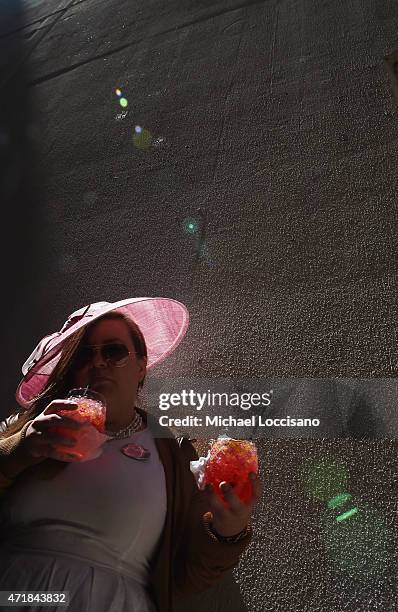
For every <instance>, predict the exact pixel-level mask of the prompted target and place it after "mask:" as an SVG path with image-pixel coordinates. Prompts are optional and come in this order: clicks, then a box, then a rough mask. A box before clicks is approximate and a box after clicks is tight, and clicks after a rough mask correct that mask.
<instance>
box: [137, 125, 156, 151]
mask: <svg viewBox="0 0 398 612" xmlns="http://www.w3.org/2000/svg"><path fill="white" fill-rule="evenodd" d="M137 130H138V131H137ZM133 143H134V146H135V147H137V149H141V150H142V151H147V150H148V149H149V147H150V146H151V143H152V134H151V132H149V130H146V129H144V128H142V127H140V126H138V125H137V126H136V127H135V133H134V134H133Z"/></svg>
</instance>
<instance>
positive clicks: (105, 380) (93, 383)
mask: <svg viewBox="0 0 398 612" xmlns="http://www.w3.org/2000/svg"><path fill="white" fill-rule="evenodd" d="M104 382H113V381H112V380H111V379H110V378H96V379H95V380H92V381H91V383H90V386H91V387H92V386H93V385H101V384H102V383H104Z"/></svg>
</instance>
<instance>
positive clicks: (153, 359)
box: [0, 298, 261, 612]
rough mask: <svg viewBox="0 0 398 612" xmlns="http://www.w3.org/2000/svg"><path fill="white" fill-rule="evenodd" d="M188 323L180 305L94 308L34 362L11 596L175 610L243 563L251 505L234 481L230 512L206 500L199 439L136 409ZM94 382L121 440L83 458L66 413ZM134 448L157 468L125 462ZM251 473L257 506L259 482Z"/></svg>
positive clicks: (5, 452) (16, 474) (17, 446)
mask: <svg viewBox="0 0 398 612" xmlns="http://www.w3.org/2000/svg"><path fill="white" fill-rule="evenodd" d="M187 325H188V314H187V310H186V308H185V307H184V306H183V305H182V304H180V303H179V302H176V301H175V300H169V299H165V298H133V299H129V300H122V301H119V302H114V303H108V302H99V303H96V304H90V305H89V306H87V307H85V308H82V309H80V310H78V311H76V312H75V313H73V314H72V315H71V316H70V317H69V318H68V320H67V321H66V323H65V324H64V326H63V327H62V329H61V330H60V332H56V333H55V334H52V335H50V336H46V337H45V338H43V340H42V341H41V342H40V343H39V345H38V346H37V347H36V349H35V351H34V352H33V353H32V355H31V356H30V357H29V359H28V360H27V362H26V363H25V364H24V366H23V368H22V372H23V374H24V378H23V379H22V381H21V383H20V384H19V386H18V389H17V393H16V397H17V400H18V402H19V403H20V404H21V405H22V406H23V407H24V408H25V413H24V414H18V415H11V417H9V418H8V419H7V420H6V423H5V425H6V426H7V427H6V428H5V431H4V432H3V434H1V437H0V454H1V456H0V490H1V491H2V496H1V499H2V515H3V516H2V527H3V529H2V537H3V542H2V553H1V555H0V590H3V591H4V590H8V591H9V590H11V589H14V590H24V591H29V590H30V591H68V592H69V598H70V599H69V607H68V612H75V611H76V612H77V611H79V612H80V610H93V611H94V610H95V611H96V612H100V611H101V610H104V611H105V610H106V611H107V612H108V611H113V610H114V611H115V612H116V611H117V612H127V611H129V612H131V611H133V612H155V611H156V612H173V610H174V605H175V603H174V602H175V599H176V597H177V596H184V595H187V594H189V593H194V592H200V591H201V590H204V589H206V588H207V587H209V586H211V585H212V584H213V583H214V582H215V581H217V580H218V579H219V578H220V577H221V576H222V575H223V573H224V572H225V571H226V570H228V569H230V568H232V567H233V566H234V565H236V564H237V563H238V560H239V556H240V554H241V553H242V552H243V550H245V548H246V547H247V545H248V544H249V542H250V538H251V533H250V527H249V525H248V523H249V519H250V514H251V512H252V508H253V504H250V505H245V504H241V503H240V501H239V499H238V498H237V497H236V496H235V495H234V492H233V490H232V489H231V487H230V486H229V485H228V484H227V483H223V484H222V485H220V486H221V489H222V491H223V495H224V500H225V502H226V504H225V505H224V504H223V503H222V502H221V501H220V500H219V498H218V497H217V496H216V494H215V492H214V491H212V490H211V488H210V490H207V491H205V492H202V491H199V490H198V488H197V486H196V483H195V481H194V478H193V476H192V474H191V472H190V470H189V462H190V460H193V459H196V458H197V455H196V452H195V450H194V449H193V447H192V445H191V444H190V442H189V440H187V439H186V438H179V439H175V438H174V437H165V435H166V434H165V431H164V428H160V426H159V425H158V423H157V422H156V420H155V418H154V417H151V415H149V414H147V413H146V412H145V411H143V410H142V409H140V408H138V407H137V406H136V404H137V393H139V390H140V389H141V388H142V385H143V383H144V379H145V376H146V371H147V370H148V369H149V368H151V367H153V365H154V364H156V363H159V362H160V361H161V360H163V359H164V358H165V357H166V356H167V355H168V354H170V353H171V352H172V351H173V350H174V349H175V348H176V346H177V345H178V344H179V342H180V341H181V339H182V338H183V336H184V335H185V332H186V329H187ZM83 386H84V387H86V386H89V387H90V388H91V389H93V390H94V391H97V392H99V393H101V394H102V395H103V396H105V398H106V403H107V417H106V431H107V433H108V435H111V436H112V439H111V440H109V441H108V442H106V443H105V444H104V446H103V452H102V454H101V455H100V456H99V457H97V458H95V459H93V460H91V461H86V462H79V461H77V460H76V461H73V460H72V459H73V445H74V439H73V431H71V430H73V429H76V428H79V427H81V425H80V424H79V423H76V422H75V421H73V419H70V418H68V417H65V416H62V417H61V416H60V415H57V414H55V413H56V411H57V410H60V409H69V410H73V409H74V408H75V405H73V404H70V403H66V402H64V401H63V399H62V398H65V396H66V395H67V393H68V391H69V390H70V389H71V388H72V387H83ZM54 424H57V425H62V426H63V428H69V432H70V435H69V436H68V435H66V433H65V429H63V431H64V433H63V434H62V436H61V435H60V434H59V433H58V434H57V433H55V432H54V429H53V427H54ZM126 442H130V443H134V445H135V447H141V448H144V449H145V450H146V454H149V458H148V459H146V460H145V461H141V460H135V459H137V457H134V454H133V456H132V455H131V454H130V453H127V454H126ZM59 445H62V446H63V447H64V448H65V447H66V446H68V449H69V450H68V451H67V452H66V451H64V452H63V453H62V452H61V451H60V450H59V448H58V449H57V448H56V447H57V446H58V447H59ZM66 455H68V456H66ZM252 476H253V479H252V483H253V494H254V495H253V503H254V502H255V501H256V500H257V499H258V497H259V495H260V492H261V483H260V482H259V480H258V479H257V478H256V477H255V476H254V475H252ZM32 609H34V610H39V609H41V608H40V603H35V606H32ZM43 609H44V608H43ZM45 610H46V611H47V610H48V607H46V608H45Z"/></svg>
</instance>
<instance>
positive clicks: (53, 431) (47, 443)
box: [21, 399, 81, 462]
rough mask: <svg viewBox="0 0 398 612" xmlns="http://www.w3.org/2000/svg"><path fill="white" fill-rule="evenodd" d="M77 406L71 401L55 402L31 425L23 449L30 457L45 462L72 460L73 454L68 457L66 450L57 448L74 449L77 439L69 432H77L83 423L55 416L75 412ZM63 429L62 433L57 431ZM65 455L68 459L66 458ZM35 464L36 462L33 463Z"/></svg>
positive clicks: (23, 441)
mask: <svg viewBox="0 0 398 612" xmlns="http://www.w3.org/2000/svg"><path fill="white" fill-rule="evenodd" d="M77 406H78V405H77V404H76V403H75V402H73V401H71V400H62V399H58V400H53V401H52V402H51V403H50V404H48V406H46V408H45V409H44V410H43V412H41V413H40V414H39V415H38V416H37V417H36V418H35V419H33V421H32V422H31V423H30V425H29V427H28V428H27V430H26V433H25V437H24V438H23V440H22V442H21V447H22V448H23V450H24V451H25V453H27V454H28V455H29V456H30V457H32V458H35V459H39V460H43V459H46V458H50V459H58V460H59V461H65V460H70V457H73V456H74V455H73V453H71V454H70V455H68V453H67V450H66V449H62V450H61V449H59V450H57V447H60V446H63V447H69V448H73V446H74V445H75V443H76V442H75V439H74V437H73V433H72V432H70V433H69V435H68V431H67V430H68V429H69V430H77V429H79V428H80V427H81V423H79V422H77V421H75V420H74V419H72V418H69V417H66V416H61V415H59V414H55V413H56V412H57V411H59V410H71V411H72V410H75V409H76V408H77ZM59 427H61V428H62V430H61V431H57V429H58V428H59ZM65 455H66V456H68V458H67V459H66V458H65ZM33 462H34V461H33Z"/></svg>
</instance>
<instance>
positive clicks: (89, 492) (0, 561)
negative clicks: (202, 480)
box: [0, 429, 166, 612]
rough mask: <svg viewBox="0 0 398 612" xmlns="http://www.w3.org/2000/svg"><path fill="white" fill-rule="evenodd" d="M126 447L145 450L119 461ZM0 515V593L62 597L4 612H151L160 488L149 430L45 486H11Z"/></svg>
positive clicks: (111, 444)
mask: <svg viewBox="0 0 398 612" xmlns="http://www.w3.org/2000/svg"><path fill="white" fill-rule="evenodd" d="M129 443H135V444H140V445H142V446H144V447H145V448H147V449H148V450H149V451H150V453H151V455H150V457H149V459H147V460H145V461H138V460H135V459H133V458H131V457H127V456H125V455H124V454H123V453H122V452H121V451H120V449H121V448H122V447H123V446H125V445H126V444H129ZM0 511H1V523H0V525H1V538H2V542H1V551H0V591H10V590H25V591H29V590H30V591H68V592H69V602H70V603H69V606H68V607H66V606H58V607H57V606H56V605H54V606H47V605H46V606H41V605H40V603H35V604H31V607H20V608H19V607H12V608H11V607H10V610H18V609H21V611H22V610H23V611H26V610H32V611H35V612H36V611H37V612H38V611H39V610H40V611H42V612H49V611H51V610H64V611H67V612H83V611H84V612H91V611H92V612H156V608H155V606H154V604H153V603H152V601H151V598H150V596H149V594H148V592H147V589H146V586H147V584H148V573H149V561H150V558H151V556H152V554H153V552H154V550H155V548H156V545H157V543H158V540H159V538H160V535H161V533H162V530H163V526H164V522H165V517H166V482H165V475H164V469H163V465H162V463H161V460H160V458H159V455H158V452H157V449H156V445H155V441H154V439H153V436H152V434H151V432H150V430H149V429H145V430H143V431H140V432H137V433H135V434H132V435H131V436H130V437H129V438H125V439H123V440H110V441H108V442H106V443H105V445H104V450H103V453H102V455H101V456H100V457H97V458H96V459H93V460H91V461H86V462H71V463H67V464H66V467H65V468H64V469H63V470H61V471H60V472H59V473H58V474H57V475H56V476H54V477H52V478H50V479H40V478H39V477H37V476H35V475H34V474H33V475H32V476H30V477H29V479H28V480H27V479H24V481H23V482H21V483H20V484H18V480H17V481H16V482H15V483H14V484H13V485H12V486H11V487H10V489H8V490H7V491H6V492H5V494H4V496H2V497H1V498H0ZM1 609H2V610H5V609H7V608H3V607H2V608H1ZM159 612H162V611H159Z"/></svg>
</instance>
